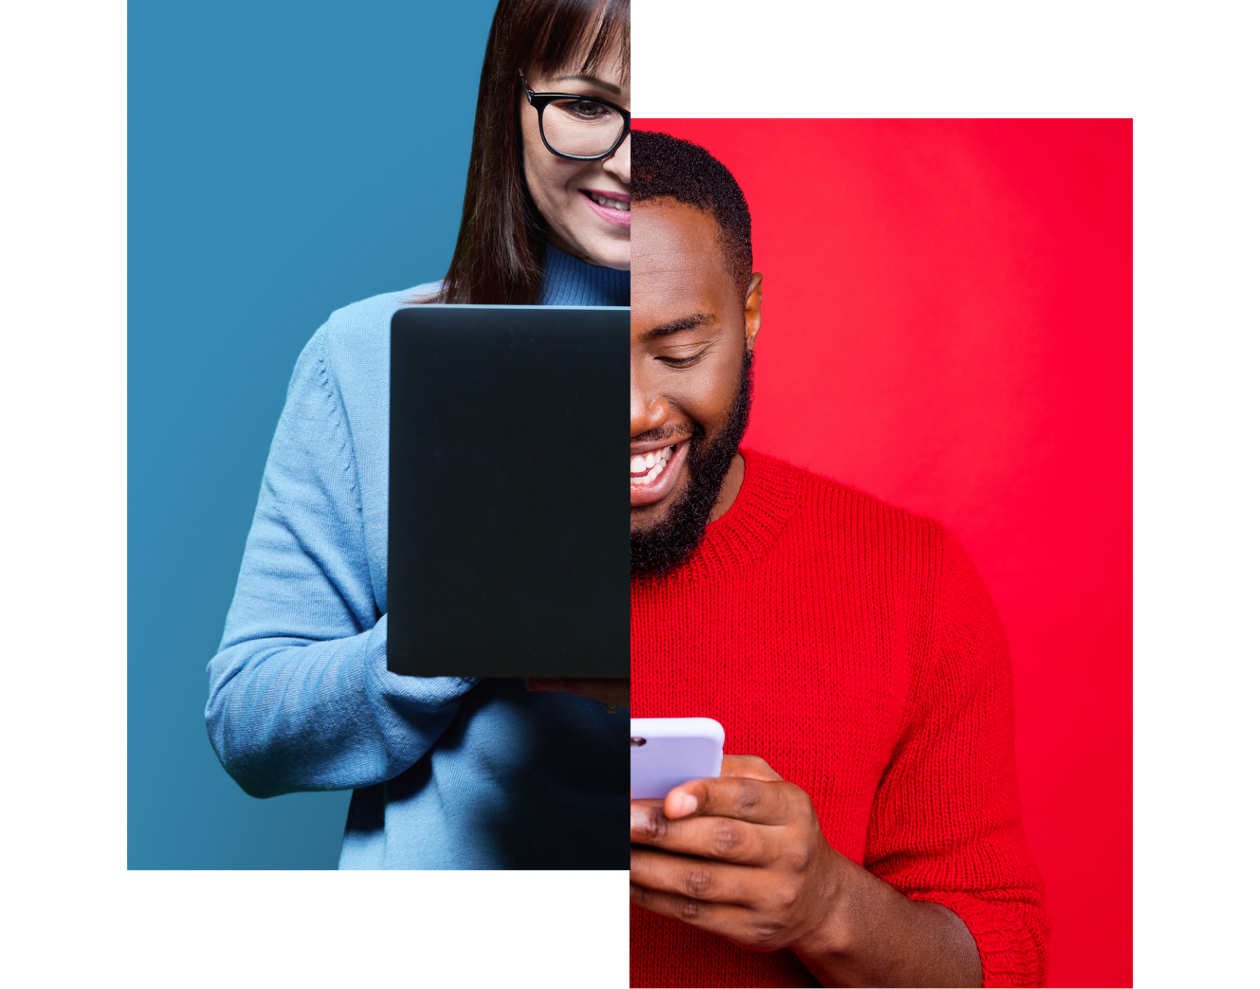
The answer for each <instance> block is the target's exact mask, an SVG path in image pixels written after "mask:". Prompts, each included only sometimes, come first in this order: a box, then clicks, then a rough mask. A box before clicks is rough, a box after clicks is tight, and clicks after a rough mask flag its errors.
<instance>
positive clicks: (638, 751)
mask: <svg viewBox="0 0 1260 989" xmlns="http://www.w3.org/2000/svg"><path fill="white" fill-rule="evenodd" d="M725 744H726V730H725V729H724V728H723V727H722V726H721V725H720V724H718V723H717V722H716V721H714V720H713V719H712V718H631V719H630V793H631V795H632V796H633V797H634V798H635V799H636V800H645V799H646V800H652V799H661V798H663V797H664V796H665V794H667V793H669V791H670V790H672V789H673V788H674V787H676V786H678V785H679V784H680V783H686V782H689V781H690V780H704V779H713V778H714V777H716V776H721V775H722V746H723V745H725Z"/></svg>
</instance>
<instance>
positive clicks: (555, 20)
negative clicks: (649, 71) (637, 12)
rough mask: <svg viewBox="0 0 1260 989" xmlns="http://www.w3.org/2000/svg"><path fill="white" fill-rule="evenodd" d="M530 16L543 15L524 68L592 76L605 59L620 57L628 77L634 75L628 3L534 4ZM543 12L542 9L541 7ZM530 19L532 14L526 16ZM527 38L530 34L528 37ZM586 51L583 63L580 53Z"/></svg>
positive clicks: (566, 0)
mask: <svg viewBox="0 0 1260 989" xmlns="http://www.w3.org/2000/svg"><path fill="white" fill-rule="evenodd" d="M530 6H531V8H533V9H532V10H531V11H530V13H534V12H535V11H537V13H538V14H541V16H540V17H539V23H538V24H537V26H536V29H535V30H534V31H533V32H530V34H532V37H533V44H532V45H531V46H530V50H529V51H528V52H526V53H524V58H523V59H522V61H523V62H524V63H525V64H524V65H522V66H520V68H530V69H537V70H538V71H540V72H542V73H543V74H544V75H554V74H556V73H558V72H560V71H561V70H562V69H569V68H576V69H577V70H578V71H580V72H582V73H589V72H590V71H591V70H592V69H594V68H596V67H597V66H598V65H599V64H600V63H601V62H603V61H604V59H606V58H609V57H613V58H620V60H621V70H622V73H623V74H624V75H629V73H630V4H629V2H628V0H603V2H602V3H600V2H595V3H593V2H592V0H559V2H557V3H553V4H539V3H534V4H531V5H530ZM540 7H541V8H543V10H538V8H540ZM526 16H527V17H528V14H527V15H526ZM526 36H527V37H528V36H529V35H526ZM582 51H585V52H586V56H585V57H584V58H583V59H582V61H581V62H580V63H579V62H578V61H577V59H576V58H575V55H576V53H578V52H582Z"/></svg>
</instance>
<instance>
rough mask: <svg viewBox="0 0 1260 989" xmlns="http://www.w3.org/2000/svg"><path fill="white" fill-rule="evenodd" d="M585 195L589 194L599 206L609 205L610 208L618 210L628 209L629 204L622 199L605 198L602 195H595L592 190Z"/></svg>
mask: <svg viewBox="0 0 1260 989" xmlns="http://www.w3.org/2000/svg"><path fill="white" fill-rule="evenodd" d="M587 195H588V196H590V197H591V198H592V199H593V200H595V202H597V203H599V205H601V206H608V207H611V208H612V209H619V210H629V209H630V204H629V203H628V202H626V201H625V200H624V199H605V198H604V197H603V196H600V195H597V194H596V193H594V192H588V193H587Z"/></svg>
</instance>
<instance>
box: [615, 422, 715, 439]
mask: <svg viewBox="0 0 1260 989" xmlns="http://www.w3.org/2000/svg"><path fill="white" fill-rule="evenodd" d="M703 433H704V430H702V429H701V428H700V427H699V426H684V425H682V424H675V425H672V426H659V427H657V428H656V429H649V430H648V431H647V432H646V433H640V434H639V435H638V436H631V437H630V442H631V443H659V442H661V441H662V440H673V439H676V440H677V441H678V442H680V443H681V442H682V441H683V440H685V439H688V438H690V437H692V436H700V435H702V434H703Z"/></svg>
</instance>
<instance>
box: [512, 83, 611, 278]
mask: <svg viewBox="0 0 1260 989" xmlns="http://www.w3.org/2000/svg"><path fill="white" fill-rule="evenodd" d="M525 81H526V82H527V83H528V84H529V88H530V89H532V90H533V91H534V92H536V93H573V94H575V95H578V96H594V97H597V98H599V99H602V100H607V101H608V102H610V103H615V104H617V106H620V107H621V108H623V109H625V110H629V109H630V73H629V71H623V68H622V64H621V59H620V58H607V59H605V60H604V61H603V62H601V63H600V64H599V65H597V66H595V67H594V68H593V69H591V70H589V71H588V72H587V73H582V71H581V69H580V68H572V69H562V70H559V71H558V72H557V73H556V74H555V75H550V76H548V75H541V74H539V73H534V74H532V75H531V74H530V73H529V72H528V71H527V72H526V73H525ZM520 109H521V131H522V134H523V136H524V151H525V181H526V183H527V184H528V186H529V193H530V195H531V196H533V198H534V202H535V204H536V205H537V206H538V210H539V212H540V213H542V215H543V219H544V220H546V221H547V226H548V227H549V228H550V240H551V242H552V243H553V244H554V245H555V246H556V247H558V248H560V249H561V250H564V251H567V252H568V253H569V254H573V255H575V256H576V257H579V258H581V259H582V260H584V261H589V262H592V263H594V264H598V265H602V266H603V267H605V268H621V269H623V270H624V269H629V267H630V210H629V209H628V208H623V209H619V208H617V206H615V205H612V203H610V202H608V201H610V200H611V201H614V202H616V203H625V204H626V207H628V206H629V205H630V137H629V135H627V137H626V139H625V141H623V142H622V144H621V147H619V148H618V149H617V153H616V154H615V155H613V156H612V157H611V158H605V159H604V160H603V161H571V160H569V159H568V158H560V157H558V156H556V155H553V154H552V153H551V152H550V151H548V150H547V147H546V145H544V144H543V141H542V135H541V134H540V133H539V130H538V111H537V110H535V109H534V108H533V107H532V106H530V105H529V101H528V100H527V99H526V98H525V93H524V92H523V91H522V92H521V103H520ZM550 134H551V130H550V127H549V128H548V135H550ZM596 197H599V198H602V199H604V200H605V203H606V205H601V204H600V203H599V202H598V200H597V198H596Z"/></svg>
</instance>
